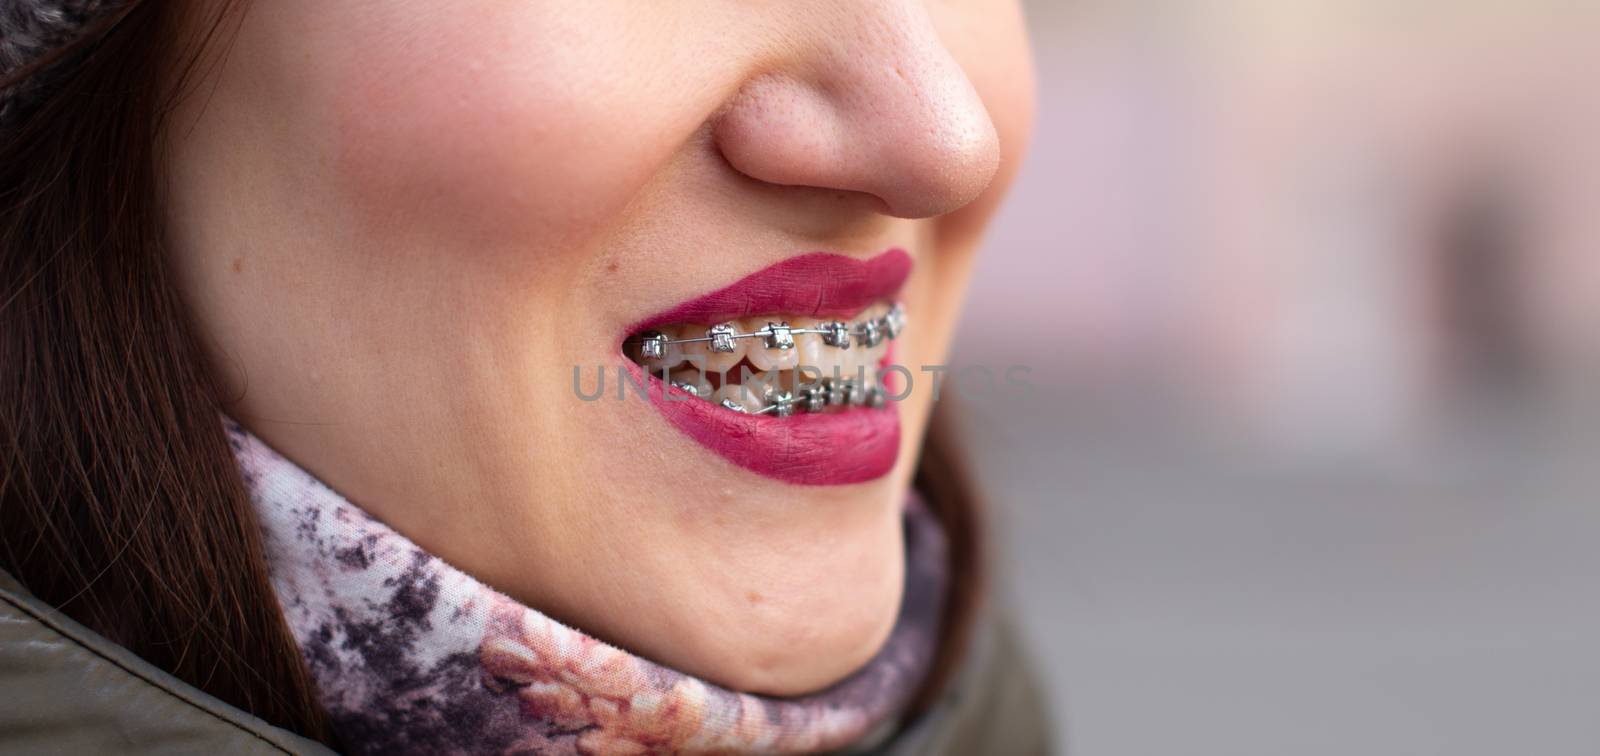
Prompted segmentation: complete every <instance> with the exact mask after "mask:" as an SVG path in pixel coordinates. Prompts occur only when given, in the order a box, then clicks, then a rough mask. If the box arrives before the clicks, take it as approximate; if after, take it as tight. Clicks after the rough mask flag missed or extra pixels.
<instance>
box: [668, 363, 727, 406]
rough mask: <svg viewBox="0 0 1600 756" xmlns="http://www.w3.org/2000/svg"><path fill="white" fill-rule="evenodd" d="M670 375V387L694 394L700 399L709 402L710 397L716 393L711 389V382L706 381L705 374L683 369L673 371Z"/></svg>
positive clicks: (690, 368)
mask: <svg viewBox="0 0 1600 756" xmlns="http://www.w3.org/2000/svg"><path fill="white" fill-rule="evenodd" d="M670 375H671V378H672V385H674V386H677V387H678V388H680V389H683V390H684V391H687V392H689V393H691V394H694V395H695V396H698V397H700V398H701V399H706V400H710V399H711V395H712V394H713V393H715V392H716V390H715V389H713V388H711V381H709V380H706V376H705V374H704V373H701V372H700V371H698V370H695V369H694V368H692V367H684V368H679V369H677V370H673V371H672V372H671V374H670Z"/></svg>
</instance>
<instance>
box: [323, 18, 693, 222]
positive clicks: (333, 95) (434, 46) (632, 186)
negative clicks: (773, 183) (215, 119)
mask: <svg viewBox="0 0 1600 756" xmlns="http://www.w3.org/2000/svg"><path fill="white" fill-rule="evenodd" d="M506 23H508V24H512V25H514V26H515V25H518V24H520V27H519V28H520V29H521V32H520V33H517V34H510V33H502V34H501V35H498V36H496V35H487V36H486V34H485V32H484V26H485V25H491V24H473V25H471V26H470V28H461V29H452V28H449V27H446V28H442V29H441V28H437V27H435V28H432V29H430V30H428V33H427V34H426V35H422V36H420V37H418V38H416V39H412V38H410V37H409V35H407V34H405V33H404V32H407V31H409V30H401V31H393V30H391V33H390V34H388V35H380V36H378V37H376V38H372V39H374V41H373V42H369V43H366V44H364V45H361V46H360V48H361V49H358V50H353V51H350V52H349V53H348V54H347V55H346V56H345V57H344V58H343V59H342V60H339V61H338V62H337V63H335V64H334V65H331V66H327V67H326V68H325V69H323V71H322V72H320V73H319V74H318V75H319V76H321V77H323V78H324V79H325V83H324V86H323V87H321V88H320V89H322V91H325V92H327V97H326V98H325V102H324V103H323V104H322V106H321V107H322V109H323V123H324V124H325V130H326V132H327V133H328V135H329V136H328V140H329V141H328V144H327V150H328V153H329V158H330V160H329V165H330V168H331V170H332V173H333V177H332V178H333V181H334V184H335V186H336V190H337V191H338V193H339V194H340V197H339V201H340V202H341V203H343V204H345V205H346V206H348V207H350V208H351V209H353V210H354V214H355V217H356V218H358V219H360V220H362V221H364V223H365V225H366V226H367V230H368V231H369V232H377V233H406V234H416V233H424V234H426V233H427V232H434V233H437V234H438V235H439V236H440V238H441V240H446V239H447V240H450V241H452V242H454V243H474V242H475V243H480V244H494V243H496V242H502V243H511V244H526V243H528V242H532V241H539V242H543V243H553V242H561V241H566V242H569V243H570V242H571V241H573V240H574V238H577V237H578V236H581V235H583V234H586V233H589V232H592V231H593V229H594V227H595V226H596V225H597V224H599V223H600V222H602V221H603V220H604V219H606V218H609V217H612V216H613V215H615V214H616V213H617V212H618V211H620V210H621V208H622V207H623V206H624V205H625V204H626V202H627V200H628V199H629V197H631V196H632V195H633V193H634V192H636V191H637V189H638V188H639V186H641V185H642V184H643V183H644V182H645V181H646V180H647V179H648V177H649V176H650V175H651V173H652V172H653V171H655V170H657V168H658V166H659V163H661V162H662V161H664V160H666V159H667V158H668V157H669V156H670V153H671V150H672V149H673V147H674V145H676V144H678V143H681V139H682V135H680V134H678V133H675V132H674V131H673V129H674V128H675V127H676V126H677V125H678V124H681V123H683V122H685V119H684V118H683V117H682V115H681V113H680V112H679V111H681V110H682V105H681V104H677V103H674V102H673V101H672V100H671V99H666V98H662V97H660V96H659V95H657V96H653V97H652V96H651V95H650V93H634V92H630V91H628V89H627V88H626V87H621V86H613V84H615V81H614V79H615V78H616V77H615V76H614V75H613V74H612V68H614V67H615V63H614V61H616V60H626V59H627V56H628V55H629V54H630V52H629V51H628V50H624V49H617V48H616V46H615V44H614V43H609V42H607V41H606V40H591V41H593V42H594V43H595V44H592V45H589V46H587V47H586V49H581V50H575V49H572V46H571V42H570V40H569V41H560V40H553V39H548V37H552V36H555V35H553V34H551V33H550V31H549V30H548V29H544V28H540V27H539V26H537V25H536V24H533V23H531V22H523V21H520V20H519V19H515V18H512V19H506ZM397 35H399V36H402V37H403V38H404V39H405V42H407V44H394V43H393V37H394V36H397ZM346 44H348V41H346ZM463 51H469V52H463ZM608 61H609V62H608ZM567 235H573V238H567V239H562V238H561V237H563V236H567Z"/></svg>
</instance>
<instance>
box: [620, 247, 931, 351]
mask: <svg viewBox="0 0 1600 756" xmlns="http://www.w3.org/2000/svg"><path fill="white" fill-rule="evenodd" d="M910 273H911V256H910V255H909V254H907V253H906V251H905V250H902V249H890V250H888V251H886V252H883V253H882V254H879V255H878V256H876V257H873V258H870V259H867V260H858V259H856V258H853V257H847V256H845V255H839V254H834V253H831V252H812V253H810V254H804V255H800V256H798V257H791V258H789V259H787V260H784V261H782V262H779V263H777V264H775V265H771V266H768V267H767V268H764V269H762V270H759V271H756V272H755V273H751V274H750V275H748V276H745V277H744V278H741V279H739V280H738V281H735V282H733V283H731V284H728V285H727V286H724V287H722V288H720V289H718V290H716V291H713V292H711V293H710V294H706V295H705V296H701V297H696V298H695V299H692V300H689V301H687V302H683V303H681V304H679V305H676V306H674V307H672V308H670V309H668V310H666V311H664V312H660V313H657V314H655V315H652V316H650V317H648V318H645V319H644V320H642V321H639V322H638V323H635V324H633V326H632V327H630V328H629V331H628V332H629V333H630V334H632V333H638V332H640V331H644V330H647V329H650V328H654V327H657V326H664V325H672V324H678V323H706V324H714V323H722V322H725V321H729V320H733V319H735V318H742V317H750V316H755V315H792V316H809V317H817V318H824V317H836V318H849V317H853V316H854V315H855V314H856V313H858V312H860V311H861V310H862V309H863V308H865V307H867V306H868V305H870V304H873V303H874V302H879V301H882V300H885V299H890V298H893V297H894V296H895V294H896V293H898V292H899V291H900V287H901V285H902V284H904V283H905V280H906V276H908V275H910Z"/></svg>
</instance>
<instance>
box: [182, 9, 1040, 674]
mask: <svg viewBox="0 0 1600 756" xmlns="http://www.w3.org/2000/svg"><path fill="white" fill-rule="evenodd" d="M200 10H202V9H198V8H197V9H194V14H193V15H195V16H197V17H198V16H203V15H206V14H204V13H201V12H200ZM245 10H246V12H245V13H244V14H243V16H242V19H240V20H239V21H238V24H237V30H236V32H234V31H231V29H232V26H231V25H228V24H225V25H224V33H223V34H222V35H221V36H220V37H219V38H218V40H219V44H218V45H217V46H216V47H215V48H214V52H215V53H216V55H215V57H214V58H213V59H212V62H213V64H214V68H212V69H210V71H211V75H210V78H207V79H206V80H204V81H203V82H201V83H200V84H199V86H197V87H195V88H194V90H193V92H192V94H191V95H190V96H189V97H188V98H187V99H186V100H185V102H184V104H183V106H182V108H181V109H180V111H179V112H178V113H177V114H176V115H175V117H174V119H173V120H172V121H171V122H170V124H169V128H168V136H167V138H168V142H169V143H168V145H167V146H168V153H167V154H168V164H167V169H168V174H169V178H170V189H169V196H168V197H167V204H168V208H169V214H170V215H169V229H170V235H171V246H172V250H173V253H174V256H175V260H176V267H177V269H178V271H179V274H180V279H181V281H182V285H183V286H184V288H185V295H186V296H187V298H188V299H189V301H190V303H191V305H192V306H193V308H194V309H195V311H196V314H197V317H198V319H199V321H200V323H201V326H202V330H203V332H204V336H205V338H206V340H207V347H208V349H209V350H210V360H211V364H212V368H213V369H214V371H215V372H216V373H217V375H218V376H219V378H220V379H221V381H222V382H223V385H224V386H225V394H226V397H227V398H228V401H229V403H228V404H227V405H226V409H227V411H228V412H230V413H231V414H232V415H233V416H234V417H235V418H237V419H238V420H239V421H240V422H241V423H243V424H244V425H245V426H246V427H247V428H249V429H250V430H252V431H254V432H255V433H256V434H257V435H259V436H261V437H262V438H263V439H264V440H266V441H267V442H268V443H269V444H271V445H273V446H274V447H276V448H277V449H278V450H279V451H281V452H282V453H283V454H285V455H286V456H288V457H289V458H291V459H293V460H295V461H297V462H299V463H300V464H301V465H303V466H304V467H306V468H307V469H308V470H310V471H311V472H313V473H314V474H316V475H317V476H319V477H320V478H321V479H322V480H324V481H325V482H327V483H328V484H329V485H330V486H332V487H333V488H334V489H335V490H337V491H339V492H340V493H342V494H344V495H346V496H347V497H349V498H350V499H351V500H352V501H354V502H356V503H357V504H359V505H361V506H362V507H364V508H366V509H367V510H368V511H370V512H371V513H373V514H374V515H375V516H376V517H378V518H379V519H382V520H384V521H386V522H388V523H389V524H390V525H392V526H393V527H395V528H396V529H397V530H399V531H400V532H402V533H404V534H406V535H408V536H410V537H411V538H412V539H413V540H415V541H416V542H417V543H419V544H420V545H422V546H423V547H425V548H427V549H429V550H431V551H433V552H434V553H436V554H438V555H440V556H441V557H443V558H444V559H446V560H447V561H449V562H452V563H454V564H456V565H457V566H460V567H462V568H464V569H465V570H467V571H468V572H470V573H473V574H474V575H476V576H478V577H479V578H481V579H483V580H484V581H486V582H488V583H489V584H491V585H494V586H495V587H497V588H500V589H501V590H503V591H505V592H507V593H509V594H510V595H512V596H514V597H516V598H518V599H520V600H522V601H524V602H526V603H527V604H529V605H531V606H533V607H536V608H538V609H540V610H542V611H544V612H546V613H548V614H550V615H552V616H554V617H556V618H558V619H561V620H564V621H566V622H568V623H570V624H573V625H576V626H577V627H579V628H582V629H584V630H586V631H588V632H591V633H593V634H595V635H597V636H598V637H601V638H604V639H606V640H610V641H613V642H615V643H618V644H620V645H622V646H623V647H625V648H628V649H629V650H632V651H634V652H637V653H640V654H642V655H644V656H647V657H651V658H654V659H656V660H659V661H661V662H664V663H666V664H668V665H670V666H674V667H676V668H678V669H681V670H683V671H686V672H689V673H693V674H698V675H701V676H703V677H705V678H708V679H710V680H712V681H714V682H719V683H722V684H725V685H728V686H731V687H734V688H738V689H743V690H749V691H755V692H765V693H774V694H787V693H796V692H802V691H807V690H812V689H816V688H819V687H822V686H824V685H826V684H828V683H830V682H833V681H835V680H837V679H839V678H840V677H842V676H844V675H846V674H848V673H849V672H850V671H852V670H854V669H855V668H857V667H859V666H860V665H861V664H862V663H864V662H865V660H866V659H867V658H868V657H870V656H871V654H872V653H873V652H874V651H875V650H876V649H877V647H878V645H879V643H880V642H881V641H882V640H883V639H884V637H885V636H886V635H887V633H888V631H889V628H890V627H891V625H892V624H893V621H894V618H895V615H896V612H897V610H898V600H899V596H900V589H901V578H902V574H901V572H902V544H901V533H900V507H901V504H902V502H903V501H904V499H905V497H906V492H907V488H908V485H909V479H910V476H911V474H912V471H913V468H914V467H915V465H916V454H917V449H918V447H919V445H920V442H921V439H922V436H923V431H924V429H925V428H926V425H927V420H928V415H929V411H930V408H931V402H932V397H933V392H932V388H933V386H932V383H931V380H930V378H931V375H930V374H929V373H926V372H922V371H921V370H920V367H921V366H923V365H936V364H941V363H942V362H943V361H944V358H945V354H946V347H947V344H948V342H949V337H950V334H951V327H952V323H953V321H954V319H955V316H956V312H957V310H958V309H959V306H960V303H961V298H962V290H963V287H964V285H965V282H966V279H967V276H968V272H969V270H970V268H971V266H972V262H973V252H974V247H975V245H976V243H977V241H978V235H979V232H980V231H981V230H982V229H983V227H984V226H985V224H986V223H987V222H988V220H989V218H990V216H991V215H992V213H993V211H994V209H995V205H996V202H997V200H998V199H999V196H1000V194H1001V193H1002V191H1003V189H1004V187H1005V185H1006V184H1007V182H1008V180H1009V178H1010V176H1011V174H1012V172H1013V171H1014V170H1015V167H1016V164H1017V160H1018V158H1019V155H1020V153H1021V150H1022V147H1023V144H1024V142H1025V141H1026V137H1027V130H1028V125H1029V120H1030V115H1031V107H1032V100H1031V97H1032V90H1031V86H1032V83H1031V78H1030V76H1031V71H1030V64H1029V59H1028V50H1027V42H1026V38H1025V35H1024V29H1023V23H1022V18H1021V15H1020V12H1019V9H1018V8H1017V7H1016V4H1015V2H1013V0H937V1H935V0H922V1H920V2H918V1H914V0H876V1H873V0H855V1H848V0H808V1H805V2H801V1H799V0H786V1H784V2H751V1H750V0H655V1H653V2H638V0H542V1H541V2H526V1H525V0H515V1H513V0H475V1H474V2H452V3H443V2H361V1H358V0H345V1H343V2H329V1H328V0H274V1H273V2H271V3H262V2H257V3H253V4H250V5H249V6H248V7H247V8H246V9H245ZM230 23H231V22H230ZM818 252H822V253H829V254H825V255H815V254H810V255H809V256H806V255H808V253H818ZM802 256H804V257H802ZM795 258H800V259H798V260H795ZM786 261H787V262H786ZM908 261H909V271H908V272H907V265H906V263H907V262H908ZM773 266H778V267H776V268H773ZM902 274H904V275H903V281H902V280H901V279H902ZM750 276H753V278H749V279H748V280H744V281H743V282H742V283H741V279H746V277H750ZM735 284H738V285H737V286H735V287H734V288H732V289H729V290H728V291H723V292H721V293H720V294H718V295H717V296H713V297H711V298H709V299H707V298H705V297H706V295H708V294H713V293H716V292H718V291H719V290H722V289H724V287H729V286H730V285H735ZM890 301H898V302H900V303H902V304H903V307H904V310H905V312H906V315H907V320H908V325H907V327H906V329H905V331H904V333H903V334H902V335H901V336H900V337H899V338H898V339H895V340H894V341H892V342H886V344H892V349H893V361H894V362H896V363H899V364H903V365H907V366H910V370H911V373H912V375H913V377H914V379H915V380H913V381H912V382H911V386H910V387H911V392H910V396H909V397H907V398H906V399H905V400H904V401H899V402H889V405H888V407H887V408H884V409H870V408H866V407H842V408H841V407H834V408H831V409H830V410H828V411H825V412H820V413H805V412H798V413H796V414H794V415H793V416H790V417H777V416H775V413H768V414H764V415H758V416H749V415H739V414H737V413H735V412H734V411H733V410H730V409H725V408H723V407H721V406H717V405H715V404H713V403H711V402H710V401H704V400H701V399H696V398H693V397H688V396H687V395H684V394H682V393H681V392H676V393H674V394H673V395H672V396H668V397H663V396H661V390H660V384H659V383H656V384H653V386H654V390H653V391H652V392H651V393H652V394H654V396H655V399H654V401H651V400H645V399H641V398H640V397H639V396H638V395H637V394H635V393H632V392H631V391H630V392H629V393H627V394H626V398H625V399H621V400H619V399H618V398H617V392H616V388H617V377H618V369H619V368H626V367H627V366H631V365H634V361H633V360H630V357H636V356H637V352H636V347H634V346H632V343H633V342H630V341H629V340H630V338H637V336H638V334H639V332H640V331H642V330H646V328H645V327H646V326H648V327H649V329H654V330H661V331H664V332H667V333H668V334H674V335H678V336H680V337H681V336H695V335H699V334H701V333H704V331H705V330H706V328H707V327H709V326H711V325H715V324H716V323H719V322H723V321H726V320H733V321H734V322H735V324H736V325H737V324H745V327H748V328H755V327H759V326H761V325H763V324H765V323H766V322H767V321H778V322H782V321H787V322H790V323H791V324H793V325H794V326H795V327H801V326H802V325H804V324H807V323H811V324H815V323H817V322H819V321H825V320H830V319H838V320H843V321H849V322H861V321H862V320H863V319H865V318H867V317H869V316H873V315H876V314H880V313H881V311H882V307H883V306H885V305H886V304H887V303H888V302H890ZM740 316H744V317H746V318H747V319H746V320H737V319H736V318H738V317H740ZM811 338H817V339H820V337H818V336H815V335H813V336H812V337H811ZM859 340H860V337H859V336H858V337H857V344H856V348H855V349H853V350H840V349H838V348H837V347H833V346H830V345H817V344H810V345H807V344H805V343H802V344H800V345H799V346H797V348H796V350H795V352H794V354H796V355H803V356H806V357H807V359H808V360H815V361H817V362H819V363H820V365H819V367H821V368H822V369H823V370H827V369H829V368H830V367H831V366H832V365H835V364H838V365H842V366H843V367H844V368H845V371H846V373H847V374H848V373H849V372H851V371H853V370H854V365H855V364H858V363H859V364H864V365H866V366H867V367H869V368H871V367H876V366H877V365H878V364H879V362H880V361H881V359H882V358H883V357H885V354H884V352H883V347H879V348H878V349H877V350H866V349H863V348H861V345H860V343H859ZM625 342H626V343H625ZM737 343H738V344H739V350H740V351H738V352H737V353H735V354H734V355H733V356H734V357H742V358H744V359H746V360H748V361H750V362H751V363H755V364H758V366H764V367H769V368H773V367H780V368H781V367H782V366H783V365H784V363H782V359H784V358H787V357H788V356H789V352H788V351H786V350H773V353H772V355H770V356H769V355H768V354H767V352H766V351H765V350H766V349H767V347H766V346H765V345H764V343H762V340H761V339H756V338H749V339H740V340H738V342H737ZM695 346H699V345H695ZM689 349H690V350H691V351H693V349H694V346H690V347H689ZM702 351H706V350H704V349H702ZM674 354H676V353H674ZM706 357H707V358H709V359H711V360H712V361H713V362H714V363H716V364H714V365H712V366H710V367H711V368H715V367H717V366H720V365H721V364H722V363H721V362H717V361H723V362H725V361H727V360H729V359H731V357H730V356H729V353H723V352H708V353H707V354H706ZM851 359H854V360H856V361H857V362H856V363H851V362H846V360H851ZM575 368H581V371H582V373H581V375H582V379H581V382H580V386H579V388H581V389H582V390H583V392H584V393H585V394H591V393H593V391H594V387H595V383H596V381H597V380H598V378H597V375H596V373H597V370H600V369H602V368H603V369H604V371H605V378H606V383H605V386H606V393H605V395H604V396H603V397H602V398H600V399H598V400H594V401H584V400H583V399H581V398H580V396H579V395H578V393H577V392H576V391H575V387H574V369H575ZM735 373H737V371H735ZM623 374H629V371H628V370H626V369H624V370H623ZM633 375H637V372H636V370H635V372H634V373H633ZM681 375H682V374H679V376H680V377H681ZM687 375H689V376H690V380H689V382H691V383H695V384H697V385H699V386H701V387H702V388H703V387H704V385H705V384H706V383H711V382H712V376H704V377H703V374H702V373H698V372H695V373H688V374H687ZM680 377H675V378H674V380H679V379H680ZM734 380H735V379H730V381H729V382H734ZM904 383H905V382H904V379H903V378H902V379H900V381H899V385H894V384H891V387H892V388H893V389H894V390H895V391H901V390H903V389H904V388H905V386H904ZM753 390H754V389H750V388H748V387H746V388H743V389H741V388H737V387H735V388H727V389H723V394H722V395H719V396H717V397H714V398H717V399H720V398H723V396H725V395H731V396H733V398H735V399H741V398H745V397H747V396H748V395H747V394H745V393H740V392H743V391H753ZM729 392H732V394H729ZM671 398H678V399H686V400H687V401H688V402H698V404H693V405H686V403H685V402H683V401H680V402H676V403H672V402H669V401H667V399H671ZM753 406H759V405H753Z"/></svg>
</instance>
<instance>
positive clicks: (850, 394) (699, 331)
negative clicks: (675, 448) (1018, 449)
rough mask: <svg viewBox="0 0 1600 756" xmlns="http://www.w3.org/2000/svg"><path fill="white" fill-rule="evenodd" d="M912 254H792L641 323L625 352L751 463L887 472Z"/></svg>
mask: <svg viewBox="0 0 1600 756" xmlns="http://www.w3.org/2000/svg"><path fill="white" fill-rule="evenodd" d="M911 265H912V261H911V256H910V255H909V254H907V253H906V252H905V251H904V250H900V249H890V250H888V251H885V252H883V253H881V254H879V255H877V256H876V257H873V258H870V259H865V260H863V259H857V258H853V257H849V256H846V255H839V254H834V253H828V252H813V253H810V254H804V255H800V256H797V257H792V258H789V259H787V260H783V261H781V262H779V263H777V264H774V265H771V266H769V267H767V268H765V269H763V270H759V271H756V272H754V273H751V274H749V275H747V276H745V277H744V278H742V279H739V280H738V281H735V282H733V283H732V284H729V285H727V286H724V287H723V288H721V289H718V290H716V291H714V292H711V293H710V294H706V295H704V296H701V297H698V298H695V299H693V300H690V301H688V302H684V303H682V304H680V305H678V306H676V307H674V308H672V309H670V310H668V311H666V312H662V313H659V314H657V315H655V316H652V317H650V318H647V319H645V320H643V321H641V322H639V323H636V324H634V325H633V326H632V327H630V328H629V329H628V331H627V333H626V335H625V336H622V337H621V338H620V341H621V343H620V344H619V346H620V349H619V354H618V358H619V359H621V360H622V361H623V363H622V364H623V367H625V368H626V369H627V371H628V372H629V373H630V374H631V375H632V380H634V381H635V382H637V383H639V384H640V385H646V386H648V388H649V391H648V395H649V397H650V404H651V405H653V406H654V407H655V409H656V410H657V411H658V412H659V413H660V415H661V416H662V417H664V418H665V419H666V420H667V422H668V423H670V424H671V425H672V426H674V427H675V428H677V429H678V430H679V431H680V432H682V433H683V434H684V435H686V436H688V437H689V438H690V439H692V440H694V441H695V442H697V443H698V444H700V445H701V446H702V447H704V448H706V449H707V450H709V451H711V452H714V453H715V454H717V455H719V456H721V457H722V458H724V459H726V460H728V461H729V462H732V463H733V464H735V465H738V466H739V467H742V468H745V469H747V470H750V471H753V472H755V473H758V474H760V475H764V476H766V477H769V478H774V479H777V480H782V481H787V482H790V483H798V484H802V485H840V484H848V483H862V482H866V481H870V480H875V479H878V478H881V477H883V476H885V475H887V474H889V472H890V471H891V470H893V469H894V466H895V463H896V461H897V460H898V458H899V450H900V415H899V412H898V407H897V404H898V403H897V402H895V401H891V400H892V399H897V398H899V397H897V396H894V395H892V394H891V393H890V388H889V387H888V386H885V385H884V381H883V377H884V373H886V372H889V368H890V367H891V366H890V365H889V360H890V358H891V357H892V356H893V348H894V340H895V338H896V337H899V336H900V335H901V334H902V332H903V330H904V329H905V327H906V321H907V318H906V313H905V310H904V309H902V308H901V307H900V306H899V304H898V295H899V292H900V287H901V286H902V285H903V284H904V283H905V281H906V279H907V278H908V277H909V275H910V273H911ZM842 450H848V453H843V454H841V451H842Z"/></svg>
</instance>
